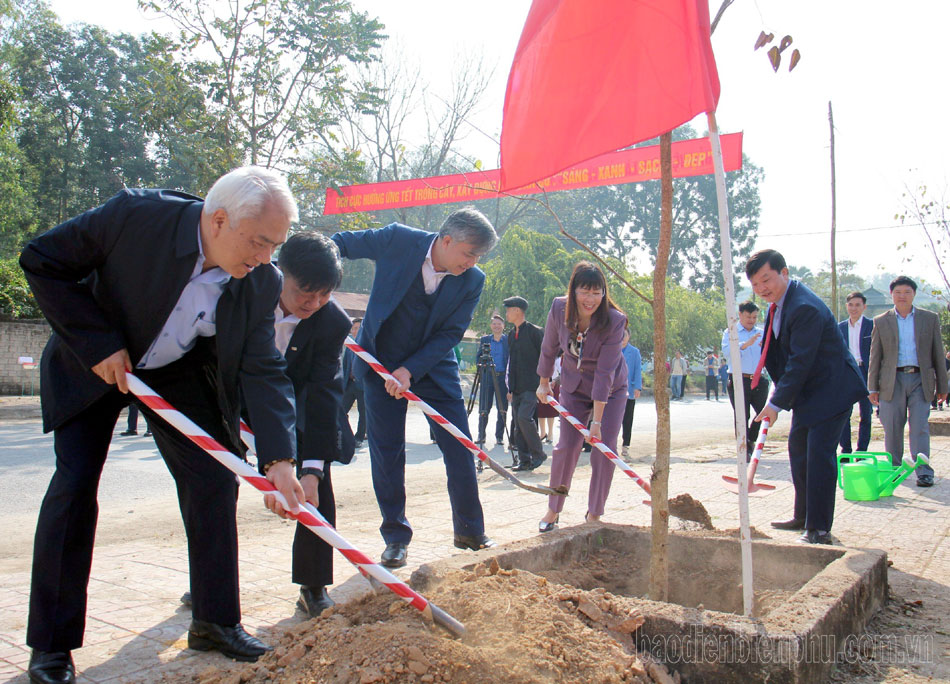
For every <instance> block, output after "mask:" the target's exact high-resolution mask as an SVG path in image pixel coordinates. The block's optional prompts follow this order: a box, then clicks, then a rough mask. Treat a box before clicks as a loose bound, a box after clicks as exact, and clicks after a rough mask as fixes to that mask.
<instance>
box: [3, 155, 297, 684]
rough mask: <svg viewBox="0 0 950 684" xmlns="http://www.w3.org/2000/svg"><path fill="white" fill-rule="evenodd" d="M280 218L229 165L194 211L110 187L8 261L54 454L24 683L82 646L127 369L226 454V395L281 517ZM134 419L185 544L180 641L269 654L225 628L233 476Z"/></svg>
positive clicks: (285, 226) (290, 209) (286, 195)
mask: <svg viewBox="0 0 950 684" xmlns="http://www.w3.org/2000/svg"><path fill="white" fill-rule="evenodd" d="M296 220H297V206H296V203H295V202H294V199H293V196H292V195H291V193H290V190H289V188H288V187H287V184H286V181H285V180H284V179H283V178H282V177H281V176H279V175H278V174H275V173H274V172H272V171H269V170H267V169H262V168H258V167H244V168H240V169H236V170H234V171H232V172H230V173H228V174H227V175H225V176H223V177H222V178H220V179H219V180H218V181H217V182H216V183H215V184H214V186H213V187H212V188H211V190H210V192H209V193H208V196H207V199H206V200H205V201H202V200H201V199H200V198H198V197H194V196H191V195H187V194H185V193H182V192H175V191H169V190H131V189H126V190H123V191H121V192H120V193H119V194H117V195H116V196H115V197H113V198H112V199H110V200H109V201H108V202H106V203H105V204H104V205H102V206H100V207H97V208H95V209H92V210H90V211H87V212H85V213H84V214H81V215H79V216H77V217H75V218H72V219H70V220H68V221H66V222H65V223H62V224H60V225H59V226H56V227H55V228H53V229H52V230H50V231H49V232H47V233H45V234H43V235H41V236H39V237H37V238H36V239H34V240H33V241H31V242H30V243H29V244H28V245H27V246H26V249H24V251H23V253H22V255H21V256H20V265H21V266H22V267H23V270H24V271H25V273H26V277H27V280H28V281H29V283H30V286H31V288H32V289H33V293H34V294H35V296H36V299H37V302H39V305H40V307H41V308H42V310H43V313H44V315H45V316H46V318H47V319H48V320H49V322H50V325H51V326H52V328H53V335H52V337H51V338H50V340H49V343H48V344H47V346H46V350H45V351H44V352H43V360H42V364H41V372H42V375H41V377H42V386H41V392H42V402H43V427H44V430H46V431H50V430H52V431H53V434H54V450H55V454H56V471H55V473H54V475H53V478H52V480H51V481H50V485H49V489H48V490H47V493H46V497H45V498H44V500H43V504H42V507H41V509H40V514H39V520H38V523H37V528H36V541H35V545H34V556H33V582H32V588H31V594H30V616H29V623H28V626H27V644H29V646H30V647H31V648H32V649H33V651H32V655H31V658H30V666H29V676H30V680H31V681H32V682H36V683H40V684H49V683H56V684H61V683H63V682H73V681H75V667H74V665H73V661H72V656H71V651H72V650H73V649H76V648H79V647H80V646H81V645H82V641H83V630H84V623H85V612H86V592H87V586H88V583H89V575H90V565H91V562H92V550H93V540H94V537H95V530H96V518H97V513H98V504H97V500H96V499H97V488H98V483H99V476H100V473H101V472H102V467H103V465H104V463H105V459H106V454H107V452H108V449H109V442H110V440H111V439H112V433H113V430H114V428H115V423H116V420H117V417H118V415H119V412H120V411H121V410H122V409H123V408H124V407H125V406H126V405H127V404H129V402H130V401H131V400H133V397H132V396H131V395H130V394H129V393H128V386H127V383H126V376H125V373H126V371H133V370H134V372H135V374H136V375H138V376H140V377H141V378H142V379H143V380H144V381H145V382H146V383H147V384H149V385H150V386H151V387H152V388H154V389H155V390H156V391H157V392H158V393H159V394H161V395H162V396H163V397H164V398H165V399H166V400H167V401H168V402H169V403H171V404H172V405H173V406H174V407H175V408H177V409H179V410H180V411H182V412H183V413H185V414H186V415H187V416H188V417H189V418H191V419H192V420H193V421H194V422H195V423H197V424H198V425H199V426H201V427H202V428H203V429H204V430H206V431H207V432H209V433H210V434H211V435H212V436H213V437H214V438H215V439H216V440H218V441H219V442H221V443H222V444H224V445H225V446H226V447H227V448H230V449H233V450H237V448H238V445H239V427H238V426H239V419H240V408H241V406H240V397H243V399H244V401H245V403H246V405H247V408H248V411H249V414H250V418H251V420H252V421H253V424H254V429H255V430H256V432H257V434H258V441H257V444H258V447H259V454H258V456H259V459H260V468H261V472H262V473H263V474H264V475H265V476H266V477H267V479H268V480H270V481H271V482H272V483H273V484H274V485H275V486H276V487H277V488H278V489H279V490H280V491H281V492H282V493H283V495H284V496H285V497H286V498H287V500H288V502H289V504H290V505H291V507H292V508H296V507H297V506H299V502H302V501H303V500H304V494H303V490H302V489H301V486H300V483H299V482H298V481H297V478H296V474H295V468H294V466H295V436H294V406H293V399H292V397H293V388H292V387H291V384H290V381H289V379H288V378H287V377H286V375H285V373H284V361H283V360H282V358H281V356H280V354H279V353H278V351H277V349H276V347H275V345H274V310H275V308H276V307H277V301H278V297H279V295H280V290H281V279H280V274H279V273H278V271H277V270H276V269H275V268H274V267H273V266H271V265H270V260H271V256H272V254H273V252H274V250H275V249H276V248H277V246H278V245H280V244H281V243H283V242H284V240H285V239H286V238H287V233H288V230H289V228H290V224H291V223H292V222H294V221H296ZM140 408H141V409H142V410H143V411H144V412H145V414H146V416H147V417H148V419H149V425H150V426H151V429H152V431H153V433H154V435H155V441H156V443H157V445H158V449H159V451H160V452H161V455H162V458H163V459H164V460H165V463H166V465H167V466H168V469H169V470H170V471H171V474H172V476H173V477H174V479H175V483H176V485H177V489H178V498H179V504H180V508H181V514H182V519H183V521H184V524H185V531H186V533H187V536H188V554H189V570H190V576H191V591H192V597H193V603H194V606H193V615H194V620H193V622H192V624H191V627H190V629H189V633H188V644H189V646H190V647H192V648H195V649H198V650H218V651H220V652H222V653H223V654H225V655H227V656H229V657H231V658H234V659H237V660H246V661H253V660H256V659H257V658H258V657H259V656H260V655H262V654H263V653H264V652H266V651H267V650H269V647H268V646H266V645H265V644H263V643H262V642H260V641H259V640H258V639H256V638H254V637H252V636H250V635H249V634H247V633H246V632H245V631H244V629H243V628H242V627H241V624H240V620H241V612H240V602H239V596H238V559H237V525H236V520H235V511H236V502H237V484H236V481H235V478H234V475H232V474H231V473H230V472H228V470H227V469H225V468H224V466H222V465H221V464H219V463H218V462H217V461H215V460H214V459H212V458H210V457H209V456H207V455H206V454H205V453H203V452H202V451H201V450H200V449H199V448H198V447H197V446H195V445H193V444H192V443H191V442H190V441H189V440H188V439H186V438H185V437H183V436H182V435H181V434H180V433H178V432H177V431H176V430H175V428H173V427H172V426H171V425H169V424H168V423H166V422H165V421H164V420H162V419H161V418H159V417H158V416H157V415H156V414H154V413H153V412H152V411H151V410H150V409H148V408H147V407H145V406H144V405H141V406H140Z"/></svg>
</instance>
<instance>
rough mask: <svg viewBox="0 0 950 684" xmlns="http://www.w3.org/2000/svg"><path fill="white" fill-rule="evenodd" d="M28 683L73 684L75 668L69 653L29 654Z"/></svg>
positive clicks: (35, 652)
mask: <svg viewBox="0 0 950 684" xmlns="http://www.w3.org/2000/svg"><path fill="white" fill-rule="evenodd" d="M29 672H30V681H31V682H32V683H33V684H74V682H75V681H76V666H75V665H73V657H72V656H71V655H70V653H69V651H52V652H47V651H37V650H36V649H33V652H32V653H30V670H29Z"/></svg>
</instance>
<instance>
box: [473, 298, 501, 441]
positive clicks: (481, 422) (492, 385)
mask: <svg viewBox="0 0 950 684" xmlns="http://www.w3.org/2000/svg"><path fill="white" fill-rule="evenodd" d="M490 326H491V334H490V335H484V336H482V338H481V340H479V344H478V348H477V349H476V351H475V364H476V368H477V365H478V357H479V356H480V355H481V353H482V349H483V348H484V347H485V345H488V348H489V350H490V352H491V359H492V363H493V364H494V366H495V372H494V376H492V371H491V369H490V368H485V369H483V370H482V377H481V380H480V383H481V387H480V390H479V396H478V439H477V440H476V443H477V444H478V445H479V446H480V447H482V448H484V447H485V431H486V429H487V428H488V416H489V413H490V412H491V409H492V405H494V407H495V411H496V412H497V414H498V415H497V418H496V419H495V443H496V444H503V443H504V440H505V421H506V420H507V416H508V387H507V386H506V385H505V370H506V369H507V368H508V337H507V336H506V335H505V319H503V318H502V317H501V315H500V314H494V315H493V316H492V317H491V323H490ZM476 372H477V370H476ZM496 383H497V385H496ZM496 387H497V391H498V393H499V394H498V395H497V396H496V394H495V391H496Z"/></svg>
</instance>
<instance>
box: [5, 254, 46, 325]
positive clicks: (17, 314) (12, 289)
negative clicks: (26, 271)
mask: <svg viewBox="0 0 950 684" xmlns="http://www.w3.org/2000/svg"><path fill="white" fill-rule="evenodd" d="M42 316H43V314H42V312H41V311H40V308H39V306H37V304H36V300H35V299H34V298H33V293H32V292H31V291H30V286H29V285H28V284H27V282H26V276H24V275H23V271H22V269H21V268H20V264H19V263H17V260H16V258H12V257H11V258H7V259H0V320H5V321H10V320H15V319H18V318H42Z"/></svg>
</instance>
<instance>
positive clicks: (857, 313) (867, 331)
mask: <svg viewBox="0 0 950 684" xmlns="http://www.w3.org/2000/svg"><path fill="white" fill-rule="evenodd" d="M847 302H848V319H847V320H845V321H841V322H840V323H838V330H840V331H841V336H842V337H843V338H844V343H845V344H846V345H848V351H850V352H851V355H852V356H853V357H854V361H855V363H857V364H858V368H860V369H861V377H863V378H864V384H865V385H867V384H868V362H869V360H870V358H871V333H872V332H873V331H874V321H872V320H871V319H870V318H868V317H867V316H865V315H864V310H865V309H867V308H868V298H867V297H865V296H864V294H862V293H861V292H852V293H851V294H849V295H848V299H847ZM853 410H854V409H853V407H852V411H853ZM858 410H859V411H860V412H861V422H860V423H858V451H867V449H868V444H870V442H871V400H870V399H868V398H867V397H862V398H861V399H860V400H859V401H858ZM840 444H841V453H843V454H850V453H851V413H850V412H849V413H848V420H846V421H845V423H844V429H843V430H842V431H841V441H840Z"/></svg>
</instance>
